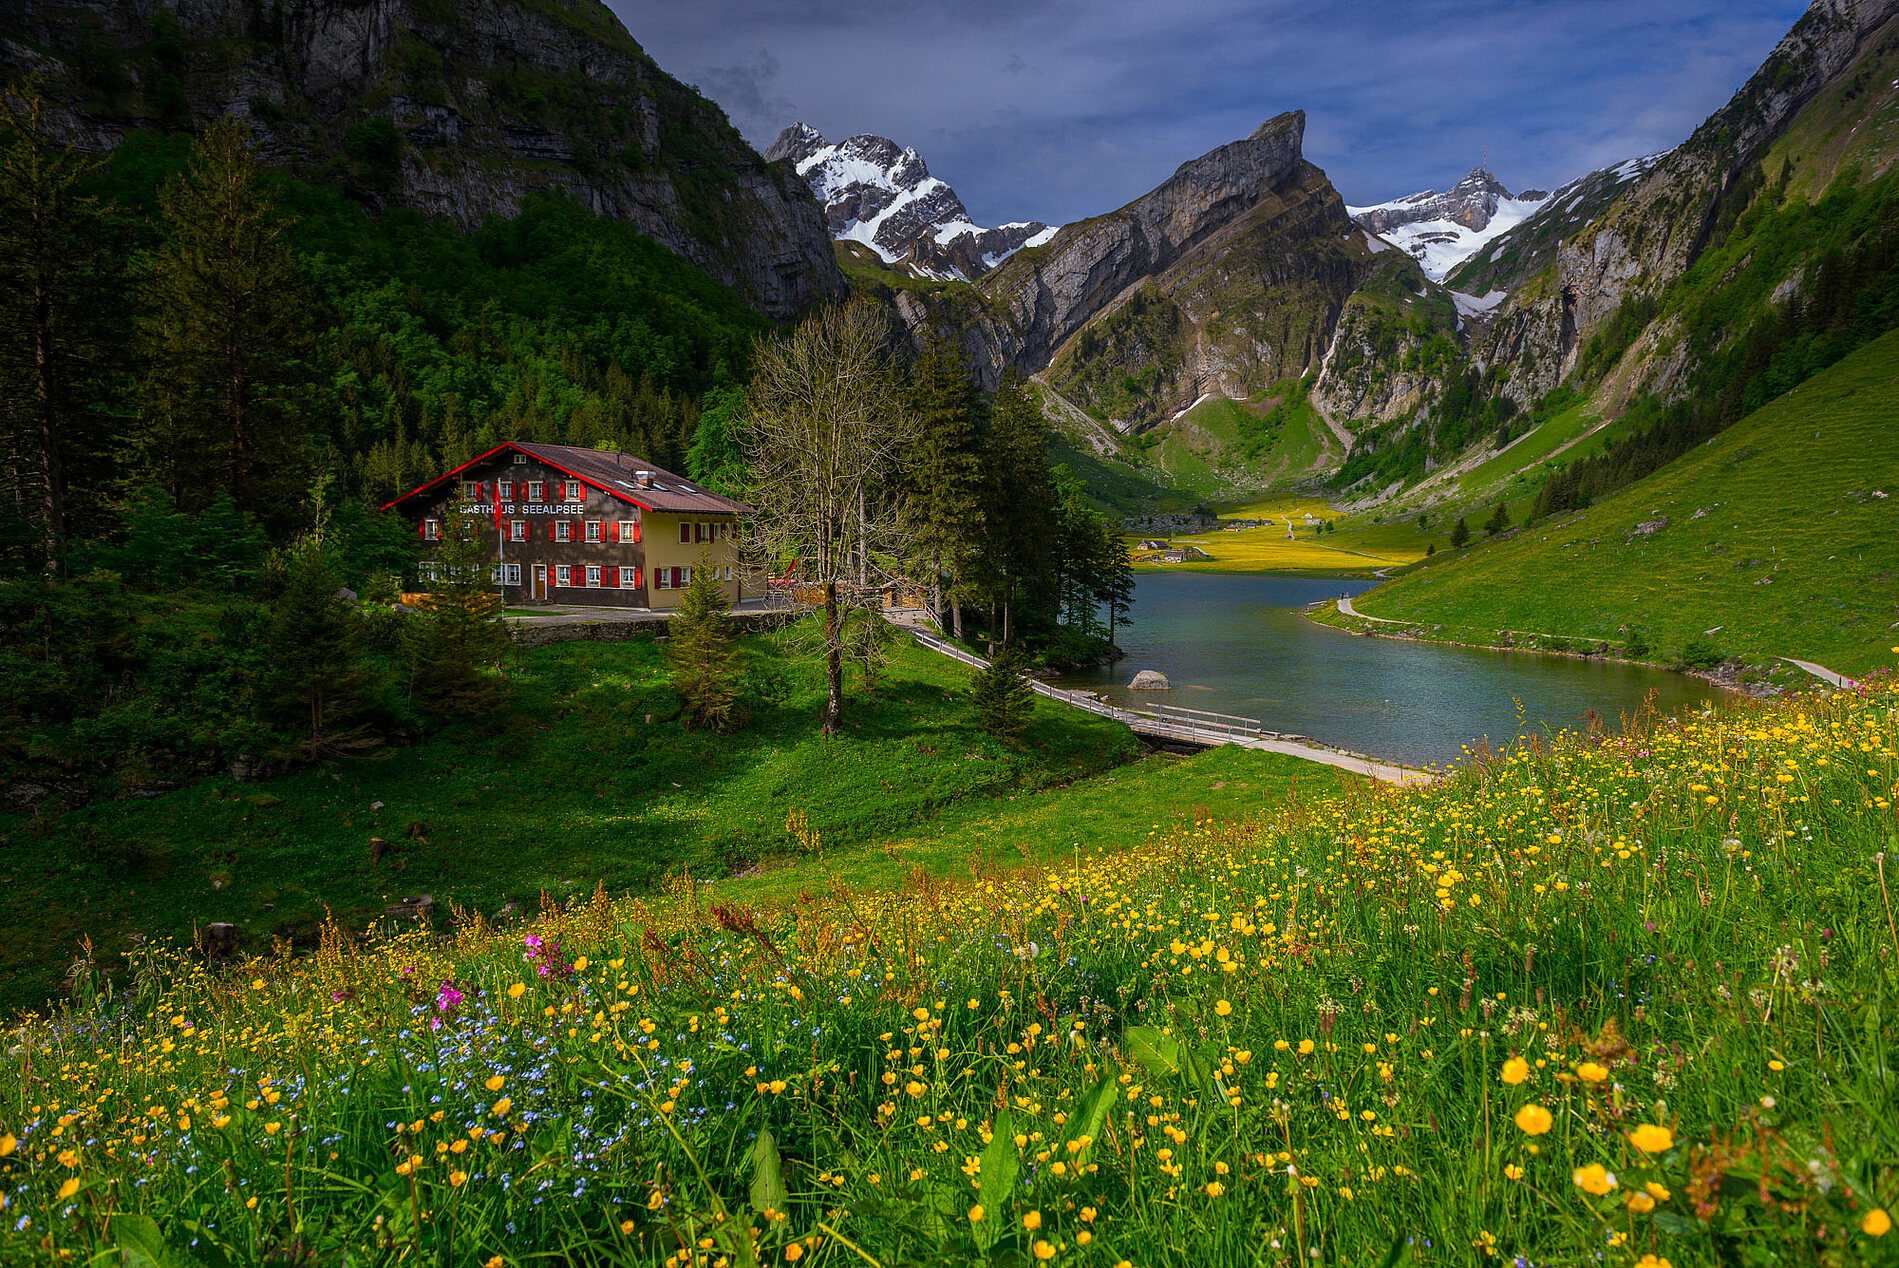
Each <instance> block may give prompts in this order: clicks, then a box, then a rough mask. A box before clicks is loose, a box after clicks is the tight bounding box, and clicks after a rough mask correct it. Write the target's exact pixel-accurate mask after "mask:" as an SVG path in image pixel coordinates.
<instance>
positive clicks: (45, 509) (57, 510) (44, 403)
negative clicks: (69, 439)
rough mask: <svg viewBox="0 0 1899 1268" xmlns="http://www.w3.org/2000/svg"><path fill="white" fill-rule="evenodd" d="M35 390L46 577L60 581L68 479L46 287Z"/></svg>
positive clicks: (38, 306) (39, 316)
mask: <svg viewBox="0 0 1899 1268" xmlns="http://www.w3.org/2000/svg"><path fill="white" fill-rule="evenodd" d="M33 326H34V329H33V360H34V366H33V379H34V383H33V388H34V393H35V396H36V398H37V399H36V400H35V401H34V406H35V411H36V413H37V414H38V415H39V427H38V431H39V436H38V437H37V439H38V441H39V451H40V455H39V456H40V482H41V486H42V499H41V502H40V514H41V517H42V518H43V520H44V523H43V525H42V530H43V532H44V535H45V542H46V575H47V576H48V577H57V576H58V575H59V572H60V567H61V563H62V561H63V560H64V559H65V557H66V499H65V478H64V476H63V475H62V474H61V472H60V467H59V423H58V413H59V406H58V403H57V402H56V400H55V399H54V397H55V387H56V385H55V383H54V379H53V306H52V300H51V297H50V296H49V295H48V294H47V292H46V289H45V286H44V285H43V284H42V285H41V287H40V290H39V294H38V295H37V296H36V297H35V301H34V305H33Z"/></svg>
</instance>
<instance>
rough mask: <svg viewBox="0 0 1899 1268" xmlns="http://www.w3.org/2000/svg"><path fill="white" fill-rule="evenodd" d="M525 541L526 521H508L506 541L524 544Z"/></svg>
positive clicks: (526, 537) (526, 536)
mask: <svg viewBox="0 0 1899 1268" xmlns="http://www.w3.org/2000/svg"><path fill="white" fill-rule="evenodd" d="M527 539H528V535H527V521H526V520H509V521H508V540H509V541H511V542H524V541H526V540H527Z"/></svg>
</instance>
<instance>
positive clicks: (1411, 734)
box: [1057, 572, 1722, 765]
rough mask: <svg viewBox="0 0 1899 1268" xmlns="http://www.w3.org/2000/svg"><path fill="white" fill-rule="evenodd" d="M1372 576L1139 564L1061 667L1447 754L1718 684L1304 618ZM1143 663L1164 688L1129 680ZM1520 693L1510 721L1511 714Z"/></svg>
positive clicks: (1115, 697)
mask: <svg viewBox="0 0 1899 1268" xmlns="http://www.w3.org/2000/svg"><path fill="white" fill-rule="evenodd" d="M1372 584H1373V583H1370V582H1365V581H1341V580H1337V579H1334V578H1313V577H1283V576H1232V575H1215V574H1207V573H1192V572H1166V573H1147V574H1142V575H1141V576H1140V577H1139V578H1138V580H1137V582H1136V600H1135V604H1134V609H1133V617H1134V624H1133V625H1131V626H1129V627H1127V628H1126V629H1124V630H1122V631H1121V632H1120V633H1119V635H1118V636H1117V641H1118V642H1119V643H1120V645H1121V646H1122V647H1123V648H1124V649H1125V650H1126V651H1127V653H1128V656H1127V658H1126V659H1125V660H1122V661H1120V662H1118V663H1116V664H1115V665H1113V666H1112V667H1110V668H1107V669H1100V670H1087V671H1083V672H1078V673H1072V674H1065V675H1063V676H1062V677H1061V678H1060V679H1058V680H1057V685H1058V686H1063V687H1086V688H1088V689H1089V690H1092V691H1098V692H1100V693H1101V694H1102V695H1103V696H1106V697H1107V698H1108V699H1110V700H1112V701H1114V702H1115V703H1116V704H1122V705H1131V706H1134V707H1143V706H1146V705H1151V704H1154V703H1158V702H1165V703H1167V704H1172V705H1178V706H1181V707H1184V708H1189V709H1205V710H1210V711H1212V712H1216V713H1231V714H1237V715H1239V716H1242V717H1248V718H1258V719H1259V720H1260V721H1261V722H1262V723H1263V724H1264V725H1265V727H1266V728H1267V729H1268V730H1273V731H1287V732H1293V733H1296V734H1299V735H1309V736H1311V737H1312V738H1313V739H1316V740H1321V741H1324V742H1325V743H1327V744H1333V745H1337V746H1338V747H1340V748H1347V749H1351V750H1353V751H1355V752H1360V753H1366V754H1369V755H1370V756H1373V757H1381V758H1385V759H1388V760H1391V761H1396V762H1403V763H1406V764H1409V765H1426V764H1430V763H1436V764H1438V765H1448V764H1450V763H1451V762H1454V761H1456V760H1457V759H1458V758H1459V757H1460V756H1461V755H1462V752H1463V750H1464V748H1465V746H1467V745H1468V746H1475V745H1476V744H1478V743H1479V742H1480V741H1483V740H1486V739H1487V740H1488V741H1489V742H1490V744H1491V745H1492V746H1497V745H1501V744H1507V743H1509V742H1510V741H1512V740H1514V739H1515V738H1516V737H1517V736H1518V735H1519V734H1520V733H1522V732H1523V731H1525V730H1542V731H1546V732H1555V731H1559V730H1564V729H1571V730H1580V729H1582V728H1583V727H1584V726H1585V725H1587V720H1586V715H1587V714H1588V713H1589V712H1590V711H1591V710H1594V711H1595V713H1596V714H1598V715H1599V716H1600V717H1602V718H1603V719H1604V720H1605V721H1606V722H1607V723H1608V724H1609V725H1610V726H1612V727H1613V726H1616V725H1619V724H1620V720H1621V719H1622V718H1623V717H1624V716H1627V715H1630V714H1633V713H1635V712H1637V711H1638V710H1640V709H1641V708H1642V707H1643V702H1644V699H1645V698H1646V697H1647V696H1648V695H1649V693H1650V692H1653V693H1654V695H1655V701H1654V704H1655V707H1656V708H1658V709H1660V710H1663V711H1664V712H1672V711H1674V710H1677V709H1679V708H1681V707H1683V706H1686V705H1696V704H1700V703H1702V702H1704V701H1707V700H1711V699H1715V698H1717V697H1719V696H1720V695H1721V694H1722V693H1721V692H1720V691H1719V690H1717V689H1716V688H1714V687H1712V686H1710V685H1709V684H1707V683H1705V682H1703V681H1701V680H1700V679H1698V678H1690V677H1688V676H1687V675H1685V674H1675V673H1669V672H1667V671H1666V670H1660V669H1650V668H1647V667H1644V666H1639V665H1624V664H1620V663H1617V662H1613V661H1607V662H1605V661H1594V660H1581V659H1576V658H1572V657H1567V656H1539V655H1535V654H1533V653H1529V652H1505V651H1486V650H1483V649H1480V648H1474V647H1449V646H1445V645H1443V644H1439V643H1413V642H1406V641H1401V640H1397V639H1386V638H1364V637H1361V636H1359V635H1355V634H1348V633H1345V632H1343V631H1340V630H1334V629H1330V628H1328V627H1326V626H1323V625H1315V624H1314V623H1313V622H1311V621H1308V620H1306V619H1305V617H1303V616H1302V615H1300V611H1301V609H1303V608H1305V607H1306V606H1307V605H1308V604H1311V603H1313V602H1316V601H1318V600H1320V599H1327V598H1335V597H1337V596H1338V595H1341V594H1347V595H1357V594H1362V593H1363V592H1364V591H1366V590H1369V589H1371V587H1372ZM1143 669H1157V670H1159V671H1160V672H1162V673H1164V674H1166V675H1167V678H1168V681H1169V682H1171V683H1172V684H1173V687H1174V690H1172V691H1165V692H1130V691H1128V690H1127V688H1126V684H1127V682H1128V680H1129V679H1131V678H1132V677H1134V675H1135V674H1136V673H1138V672H1139V671H1141V670H1143ZM1519 703H1520V706H1521V718H1522V721H1521V723H1520V722H1519Z"/></svg>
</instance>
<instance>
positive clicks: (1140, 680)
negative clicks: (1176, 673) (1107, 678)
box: [1128, 669, 1174, 691]
mask: <svg viewBox="0 0 1899 1268" xmlns="http://www.w3.org/2000/svg"><path fill="white" fill-rule="evenodd" d="M1173 689H1174V684H1173V683H1171V682H1168V681H1167V675H1166V674H1163V673H1162V672H1160V670H1158V669H1143V670H1142V671H1141V672H1140V673H1138V674H1136V675H1134V678H1133V680H1132V681H1130V682H1129V683H1128V690H1129V691H1172V690H1173Z"/></svg>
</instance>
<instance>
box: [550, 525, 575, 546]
mask: <svg viewBox="0 0 1899 1268" xmlns="http://www.w3.org/2000/svg"><path fill="white" fill-rule="evenodd" d="M554 540H555V541H557V542H570V541H572V540H574V522H573V521H572V520H555V521H554Z"/></svg>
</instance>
